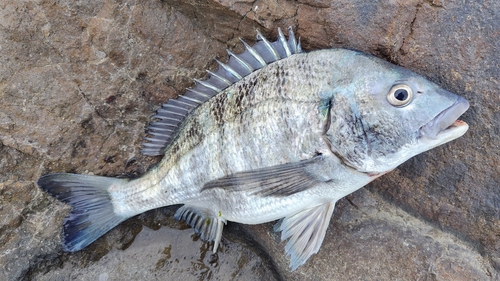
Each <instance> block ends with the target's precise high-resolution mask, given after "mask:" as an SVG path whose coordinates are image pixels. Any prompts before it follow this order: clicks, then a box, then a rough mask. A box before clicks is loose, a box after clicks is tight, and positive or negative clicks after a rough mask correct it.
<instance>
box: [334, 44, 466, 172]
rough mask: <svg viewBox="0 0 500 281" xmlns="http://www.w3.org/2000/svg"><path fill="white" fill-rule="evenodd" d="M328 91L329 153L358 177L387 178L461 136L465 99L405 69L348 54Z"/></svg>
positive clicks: (374, 58)
mask: <svg viewBox="0 0 500 281" xmlns="http://www.w3.org/2000/svg"><path fill="white" fill-rule="evenodd" d="M349 52H350V53H349V55H350V56H346V57H344V59H345V58H350V59H349V66H348V67H343V68H342V70H341V73H340V74H339V75H337V76H335V77H334V78H333V79H332V81H331V84H330V85H329V86H328V87H329V92H331V93H332V94H331V96H330V100H329V104H330V111H329V117H330V120H329V122H328V124H327V126H326V127H325V128H326V129H325V133H326V137H327V139H328V140H329V146H330V149H331V150H332V152H333V153H334V154H336V155H337V156H338V157H339V158H340V159H341V160H343V162H344V163H345V164H347V165H348V166H351V167H353V168H355V169H357V170H358V171H362V172H367V173H385V172H387V171H390V170H392V169H394V168H395V167H397V166H398V165H400V164H401V163H403V162H405V161H406V160H408V159H409V158H411V157H413V156H415V155H417V154H419V153H422V152H424V151H427V150H429V149H432V148H434V147H436V146H439V145H441V144H444V143H446V142H449V141H451V140H454V139H456V138H458V137H460V136H462V135H463V134H464V133H465V132H466V131H467V129H468V125H467V124H466V123H465V122H463V121H460V120H458V117H459V116H460V115H462V114H463V113H464V112H465V111H466V110H467V109H468V107H469V103H468V102H467V100H466V99H464V98H462V97H460V96H457V95H455V94H453V93H450V92H448V91H446V90H444V89H443V88H441V87H439V86H438V85H437V84H435V83H433V82H431V81H429V80H427V79H425V78H424V77H422V76H420V75H418V74H416V73H414V72H411V71H409V70H407V69H405V68H402V67H399V66H396V65H393V64H391V63H389V62H386V61H384V60H381V59H379V58H376V57H373V56H370V55H366V54H362V53H358V52H354V51H349Z"/></svg>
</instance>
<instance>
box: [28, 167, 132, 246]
mask: <svg viewBox="0 0 500 281" xmlns="http://www.w3.org/2000/svg"><path fill="white" fill-rule="evenodd" d="M126 181H127V180H126V179H118V178H108V177H99V176H90V175H77V174H66V173H61V174H50V175H45V176H43V177H41V178H40V179H39V180H38V182H37V184H38V186H40V187H41V188H42V189H43V190H45V191H47V192H48V193H50V194H51V195H52V196H54V197H56V198H57V199H59V200H60V201H62V202H64V203H66V204H68V205H70V206H71V207H73V210H71V212H70V213H69V214H68V216H67V217H66V218H65V219H64V228H63V249H64V250H65V251H68V252H75V251H78V250H81V249H83V248H85V247H86V246H88V245H89V244H90V243H92V242H94V241H95V240H96V239H97V238H99V237H101V236H102V235H104V234H105V233H106V232H108V231H109V230H111V229H112V228H113V227H115V226H117V225H118V224H119V223H121V222H122V221H124V220H126V219H127V218H128V217H123V216H117V215H116V214H115V213H114V210H113V204H112V203H111V198H110V195H109V193H108V189H109V187H110V186H111V185H113V184H122V183H125V182H126Z"/></svg>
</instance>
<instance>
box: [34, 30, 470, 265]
mask: <svg viewBox="0 0 500 281" xmlns="http://www.w3.org/2000/svg"><path fill="white" fill-rule="evenodd" d="M259 36H260V38H258V39H259V40H260V41H259V42H260V45H259V44H256V45H254V48H252V47H250V46H248V45H246V44H245V45H246V48H247V51H246V52H244V53H243V54H240V55H234V54H231V58H232V61H231V59H230V61H229V63H228V65H224V64H221V67H220V68H219V70H218V71H217V72H215V73H210V74H211V78H209V79H207V80H206V81H205V82H203V81H197V87H195V88H194V89H191V93H197V94H198V95H199V96H203V95H207V93H211V94H210V95H208V96H209V97H208V98H207V99H206V100H201V99H200V100H197V99H196V98H194V97H195V96H194V95H191V96H186V98H189V99H190V101H192V100H194V102H196V103H200V105H199V106H198V105H196V106H191V105H190V106H187V105H186V104H189V102H188V101H185V103H183V104H181V103H177V102H175V101H172V102H170V104H169V103H167V104H166V105H164V107H162V109H161V110H159V112H158V113H157V115H156V118H158V120H159V121H156V122H154V123H153V124H152V125H151V126H150V134H152V135H153V137H151V138H149V142H148V143H146V144H145V152H146V154H151V155H154V154H159V153H160V152H161V153H164V154H165V156H164V158H163V160H162V161H161V163H160V164H159V165H158V166H157V167H156V168H154V169H152V170H151V171H149V172H148V173H147V174H146V175H144V176H142V177H141V178H139V179H135V180H130V181H129V180H126V179H110V178H104V177H93V176H85V175H72V174H52V175H47V176H44V177H42V178H41V179H40V180H39V182H38V184H39V185H40V186H41V187H42V188H44V189H45V190H47V191H48V192H50V193H51V194H53V195H54V196H56V197H57V198H58V199H60V200H62V201H64V202H67V203H68V204H70V205H72V206H73V207H74V210H73V212H72V213H70V214H69V215H68V217H67V219H66V221H65V227H64V244H63V246H64V248H65V250H68V251H76V250H79V249H81V248H83V247H85V246H87V245H88V244H90V243H91V242H92V241H94V240H95V239H97V238H98V237H99V236H101V235H103V234H104V233H105V232H107V231H108V230H109V229H111V228H112V227H114V226H115V225H116V224H118V223H120V222H121V221H123V220H125V219H127V218H129V217H132V216H134V215H137V214H140V213H142V212H144V211H147V210H150V209H154V208H158V207H161V206H167V205H174V204H183V206H182V207H181V208H180V209H179V210H178V212H177V213H176V218H178V219H184V220H186V221H187V222H188V223H189V224H190V225H191V226H193V227H194V228H195V230H196V232H197V233H198V234H199V235H200V237H201V238H202V239H204V240H208V241H214V251H215V250H216V249H217V247H218V243H219V241H220V239H221V234H222V228H223V225H224V224H225V223H226V221H234V222H239V223H245V224H259V223H264V222H269V221H273V220H277V219H281V221H280V222H279V223H278V225H277V227H276V230H278V231H282V240H286V239H289V241H288V243H287V246H286V248H285V250H286V252H287V253H288V254H289V255H290V256H291V262H290V266H291V268H292V270H295V269H296V268H297V267H298V266H300V265H301V264H303V263H305V262H306V260H307V259H308V258H309V257H310V256H311V255H312V254H314V253H316V252H317V251H318V250H319V248H320V246H321V243H322V241H323V238H324V235H325V233H326V229H327V227H328V223H329V220H330V218H331V215H332V213H333V209H334V205H335V202H336V201H337V200H339V199H340V198H342V197H344V196H346V195H348V194H350V193H352V192H353V191H355V190H357V189H359V188H361V187H363V186H364V185H366V184H367V183H369V182H370V181H372V180H374V179H375V178H377V177H379V176H381V175H383V174H385V173H387V172H389V171H391V170H392V169H394V168H395V167H397V166H398V165H400V164H401V163H403V162H404V161H406V160H407V159H409V158H410V157H412V156H414V155H416V154H419V153H421V152H424V151H426V150H429V149H431V148H433V147H436V146H438V145H441V144H443V143H445V142H448V141H450V140H453V139H456V138H458V137H460V136H461V135H463V134H464V133H465V132H466V131H467V128H468V126H467V124H465V123H464V122H462V121H457V118H458V117H459V116H460V115H461V114H462V113H463V112H465V111H466V110H467V108H468V103H467V101H466V100H465V99H463V98H461V97H458V96H456V95H454V94H452V93H449V92H447V91H445V90H443V89H441V88H440V87H439V86H437V85H436V84H434V83H432V82H430V81H428V80H426V79H424V78H423V77H421V76H419V75H417V74H415V73H413V72H411V71H409V70H406V69H404V68H401V67H398V66H395V65H393V64H390V63H388V62H385V61H383V60H381V59H378V58H375V57H373V56H370V55H366V54H363V53H360V52H356V51H351V50H345V49H328V50H318V51H313V52H310V53H301V52H300V44H298V43H297V42H296V41H295V37H294V36H293V34H292V35H290V38H289V39H288V41H286V40H285V39H284V36H283V35H282V34H281V31H280V36H279V39H278V40H277V41H276V42H272V43H271V42H268V41H267V40H265V38H263V37H262V36H261V35H260V34H259ZM292 37H293V38H292ZM268 43H269V44H268ZM272 44H274V45H272ZM269 46H271V47H269ZM273 46H274V47H273ZM279 48H280V49H279ZM273 49H274V50H275V52H273V51H272V50H273ZM253 52H254V53H253ZM238 56H239V57H238ZM269 56H274V57H275V58H269ZM259 57H260V58H262V60H260V59H259ZM276 58H280V59H276ZM238 59H239V61H238ZM252 59H253V60H252ZM263 62H265V64H264V63H263ZM238 67H240V68H238ZM232 71H234V72H236V73H232ZM237 76H239V77H237ZM232 78H234V80H236V81H229V80H231V79H232ZM207 81H208V82H207ZM217 81H219V82H217ZM224 83H225V84H226V85H223V84H224ZM221 88H225V89H221ZM211 91H213V92H214V93H212V92H211ZM180 101H182V100H181V99H179V102H180ZM184 105H185V107H183V106H184ZM89 190H99V192H100V193H99V192H97V194H98V195H97V196H93V197H89V195H88V193H89ZM99 194H101V195H99ZM85 206H86V207H89V206H90V207H91V208H90V209H91V212H90V215H89V213H87V217H85V218H82V216H79V214H78V208H82V207H85ZM75 210H76V211H75ZM93 212H95V213H93ZM98 217H99V218H98ZM82 225H85V227H81V226H82ZM88 225H91V226H90V227H88ZM92 225H98V226H100V228H97V226H96V227H93V226H92ZM102 225H105V227H102ZM97 229H98V230H97Z"/></svg>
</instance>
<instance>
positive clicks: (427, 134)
mask: <svg viewBox="0 0 500 281" xmlns="http://www.w3.org/2000/svg"><path fill="white" fill-rule="evenodd" d="M468 108H469V102H468V101H467V100H466V99H464V98H462V97H458V98H457V100H456V101H455V103H453V104H452V105H451V106H450V107H448V108H446V109H445V110H443V111H441V112H440V113H439V114H438V115H436V116H435V117H434V118H433V119H432V120H430V121H429V122H428V123H427V124H425V125H424V126H422V127H421V128H420V130H419V133H420V137H419V139H418V143H419V145H420V146H422V147H423V148H426V149H425V150H429V149H431V148H434V147H436V146H439V145H441V144H444V143H447V142H449V141H452V140H454V139H457V138H459V137H461V136H462V135H464V134H465V132H467V130H468V129H469V125H468V124H467V123H465V122H464V121H462V120H458V117H460V116H461V115H462V114H463V113H464V112H465V111H466V110H467V109H468ZM425 150H423V151H425Z"/></svg>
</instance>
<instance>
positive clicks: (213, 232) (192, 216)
mask: <svg viewBox="0 0 500 281" xmlns="http://www.w3.org/2000/svg"><path fill="white" fill-rule="evenodd" d="M174 218H175V219H177V220H185V221H186V222H187V223H188V224H189V225H190V226H191V227H192V228H194V230H195V232H196V234H197V235H198V236H200V238H201V240H203V241H210V242H211V241H213V242H214V248H213V252H214V253H215V252H216V251H217V248H218V247H219V243H220V240H221V238H222V229H223V227H224V224H226V220H225V219H223V218H221V217H216V216H213V215H210V214H209V212H204V211H200V210H199V209H196V208H195V207H191V206H182V207H180V208H179V209H178V210H177V212H176V213H175V215H174Z"/></svg>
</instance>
